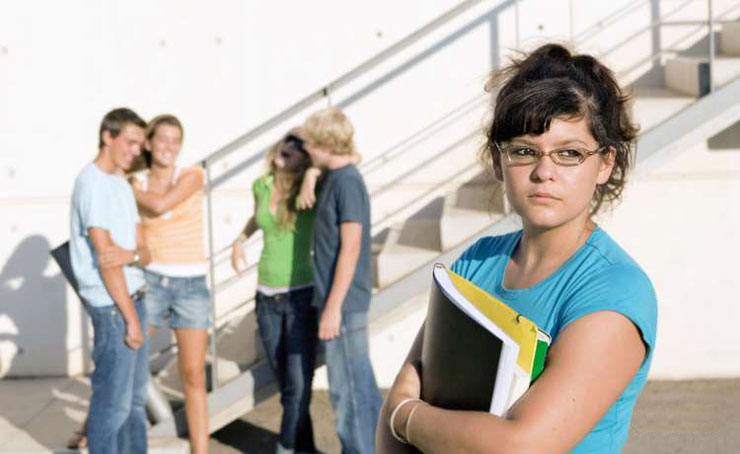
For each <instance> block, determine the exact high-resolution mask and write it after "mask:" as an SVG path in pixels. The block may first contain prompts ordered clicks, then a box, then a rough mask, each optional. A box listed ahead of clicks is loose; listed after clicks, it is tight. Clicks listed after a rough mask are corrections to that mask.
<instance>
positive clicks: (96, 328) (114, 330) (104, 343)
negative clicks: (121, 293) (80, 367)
mask: <svg viewBox="0 0 740 454" xmlns="http://www.w3.org/2000/svg"><path fill="white" fill-rule="evenodd" d="M89 311H90V317H91V318H92V321H93V351H92V360H93V363H98V361H99V359H100V357H101V355H104V354H105V352H106V351H107V350H108V349H109V348H110V346H111V345H112V343H113V342H115V340H116V338H117V337H118V336H122V335H124V333H125V331H126V328H125V324H124V323H123V319H122V317H121V315H120V313H119V312H118V309H116V307H115V306H105V307H96V308H90V309H89ZM121 325H124V326H123V329H121Z"/></svg>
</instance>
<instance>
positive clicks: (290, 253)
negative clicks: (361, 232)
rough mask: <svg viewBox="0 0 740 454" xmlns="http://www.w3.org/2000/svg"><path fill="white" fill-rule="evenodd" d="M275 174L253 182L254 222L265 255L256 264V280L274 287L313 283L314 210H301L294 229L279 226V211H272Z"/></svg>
mask: <svg viewBox="0 0 740 454" xmlns="http://www.w3.org/2000/svg"><path fill="white" fill-rule="evenodd" d="M273 187H274V176H273V175H264V176H262V177H260V178H258V179H257V180H255V182H254V184H253V185H252V191H254V198H255V202H256V204H257V206H256V207H255V221H256V222H257V226H258V227H259V228H260V229H262V233H263V235H264V239H263V247H262V255H261V256H260V261H259V264H258V266H257V281H258V282H259V283H260V284H261V285H264V286H267V287H272V288H282V287H296V286H301V285H306V284H311V283H313V267H312V265H311V242H312V240H313V224H314V219H315V218H316V212H315V210H313V209H311V210H299V211H298V216H296V222H295V229H294V230H291V229H288V228H281V227H280V213H277V214H276V215H273V214H272V213H271V212H270V196H271V195H272V189H273Z"/></svg>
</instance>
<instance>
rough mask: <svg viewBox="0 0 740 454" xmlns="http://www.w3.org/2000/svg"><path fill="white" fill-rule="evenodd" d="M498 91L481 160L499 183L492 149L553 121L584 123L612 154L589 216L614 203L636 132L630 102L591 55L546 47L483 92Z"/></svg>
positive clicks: (504, 72) (505, 71)
mask: <svg viewBox="0 0 740 454" xmlns="http://www.w3.org/2000/svg"><path fill="white" fill-rule="evenodd" d="M498 87H500V90H499V92H498V94H497V95H496V103H495V107H494V110H493V118H492V120H491V122H490V124H489V125H488V126H487V128H486V142H485V144H484V146H483V148H482V150H481V157H482V158H483V160H484V162H485V163H486V165H487V167H488V168H490V169H492V170H493V171H494V173H495V175H496V178H498V179H499V180H502V173H501V154H500V152H499V150H498V148H497V147H496V143H501V142H505V141H508V140H510V139H512V138H514V137H519V136H522V135H540V134H543V133H545V132H546V131H547V130H548V129H549V128H550V124H551V123H552V120H553V119H557V118H568V119H579V118H585V119H586V121H587V122H588V125H589V129H590V131H591V135H593V137H594V139H596V141H597V142H598V143H599V145H600V146H605V147H609V148H610V149H612V150H614V168H613V170H612V173H611V176H610V177H609V180H608V181H607V182H606V183H604V184H601V185H597V187H596V190H595V192H594V195H593V198H592V200H591V214H595V213H596V212H597V211H599V209H600V208H601V207H602V205H603V204H604V203H607V204H611V203H613V202H615V201H617V200H619V198H620V196H621V194H622V190H623V189H624V185H625V181H626V174H627V170H628V169H629V167H630V166H631V163H632V149H633V145H634V140H635V137H636V135H637V131H638V128H637V126H636V125H634V124H633V123H632V120H631V118H630V113H629V111H630V108H629V102H630V99H631V97H630V96H629V95H628V94H625V93H624V92H623V91H622V89H621V88H620V87H619V84H618V83H617V81H616V78H615V77H614V74H613V73H612V71H611V70H610V69H609V68H607V67H606V66H604V65H603V64H602V63H600V62H599V61H598V60H597V59H596V58H594V57H592V56H590V55H573V54H571V52H570V51H569V50H568V49H566V48H565V47H563V46H561V45H559V44H546V45H544V46H541V47H539V48H537V49H536V50H534V51H533V52H531V53H529V54H524V55H523V56H522V57H521V58H515V59H512V62H511V64H510V65H509V66H507V67H506V68H504V69H502V70H501V71H497V72H495V73H494V74H493V75H492V76H491V78H490V79H489V80H488V82H487V83H486V91H492V90H493V89H495V88H498Z"/></svg>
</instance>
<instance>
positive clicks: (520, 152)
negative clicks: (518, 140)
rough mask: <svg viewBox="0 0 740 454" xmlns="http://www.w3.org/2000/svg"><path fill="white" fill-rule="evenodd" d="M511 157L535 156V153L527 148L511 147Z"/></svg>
mask: <svg viewBox="0 0 740 454" xmlns="http://www.w3.org/2000/svg"><path fill="white" fill-rule="evenodd" d="M509 153H511V154H512V155H513V156H536V155H537V152H535V151H534V150H533V149H532V148H529V147H512V148H511V150H510V151H509Z"/></svg>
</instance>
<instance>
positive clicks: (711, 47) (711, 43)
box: [707, 0, 715, 93]
mask: <svg viewBox="0 0 740 454" xmlns="http://www.w3.org/2000/svg"><path fill="white" fill-rule="evenodd" d="M707 11H708V13H709V21H708V22H709V93H711V92H713V91H714V54H715V49H714V46H715V43H714V14H713V12H712V0H707Z"/></svg>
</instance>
